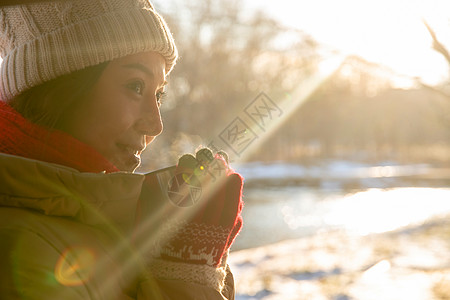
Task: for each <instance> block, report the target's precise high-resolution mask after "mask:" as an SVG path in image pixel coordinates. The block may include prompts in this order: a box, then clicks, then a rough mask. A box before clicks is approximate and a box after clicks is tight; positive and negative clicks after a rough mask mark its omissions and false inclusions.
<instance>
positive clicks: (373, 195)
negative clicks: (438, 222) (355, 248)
mask: <svg viewBox="0 0 450 300" xmlns="http://www.w3.org/2000/svg"><path fill="white" fill-rule="evenodd" d="M449 196H450V190H449V189H432V188H396V189H391V190H381V189H370V190H367V191H363V192H359V193H356V194H353V195H349V196H347V197H344V198H342V199H336V203H334V205H335V208H333V209H332V210H331V211H330V212H329V214H328V215H326V216H325V217H324V221H325V222H326V223H327V224H329V225H334V226H343V227H345V228H346V229H347V230H349V231H350V232H353V233H357V234H360V235H366V234H369V233H381V232H386V231H391V230H395V229H398V228H401V227H404V226H408V225H412V224H417V223H421V222H424V221H426V220H428V219H429V218H431V217H435V216H439V215H445V214H448V213H449V212H450V202H449V201H448V199H449Z"/></svg>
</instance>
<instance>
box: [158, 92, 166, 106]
mask: <svg viewBox="0 0 450 300" xmlns="http://www.w3.org/2000/svg"><path fill="white" fill-rule="evenodd" d="M166 95H167V92H165V91H161V92H157V93H156V101H157V102H158V105H161V104H162V101H163V99H164V98H165V97H166Z"/></svg>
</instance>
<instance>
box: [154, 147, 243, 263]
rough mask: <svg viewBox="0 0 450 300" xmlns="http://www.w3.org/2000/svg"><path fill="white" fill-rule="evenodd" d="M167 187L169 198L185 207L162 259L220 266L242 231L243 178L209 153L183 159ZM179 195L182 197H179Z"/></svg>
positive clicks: (205, 151)
mask: <svg viewBox="0 0 450 300" xmlns="http://www.w3.org/2000/svg"><path fill="white" fill-rule="evenodd" d="M174 179H175V180H173V181H172V184H171V186H170V187H169V193H168V194H169V198H171V199H172V200H173V202H175V203H177V204H178V205H180V206H183V207H186V214H185V215H182V216H181V217H180V218H179V219H178V221H177V222H175V226H176V227H177V228H175V227H174V228H173V231H174V232H176V233H175V234H174V235H173V236H172V238H170V239H169V240H168V241H167V243H165V244H164V245H163V247H162V248H161V257H162V258H164V259H168V260H172V261H182V262H186V263H191V264H206V265H209V266H213V267H217V266H219V264H220V262H221V259H222V257H223V255H224V254H225V252H226V251H227V250H228V249H229V248H230V247H231V244H232V243H233V241H234V239H235V237H236V235H237V234H238V233H239V231H240V230H241V227H242V217H241V210H242V206H243V202H242V184H243V180H242V177H241V176H240V175H239V174H237V173H233V171H232V170H231V169H230V168H229V166H228V163H227V161H226V157H224V155H223V154H216V155H215V156H213V154H212V152H211V151H210V150H209V149H202V150H200V151H198V152H197V154H196V157H194V156H192V155H189V154H188V155H184V156H182V157H181V158H180V160H179V163H178V166H177V169H176V171H175V178H174ZM180 191H181V193H180Z"/></svg>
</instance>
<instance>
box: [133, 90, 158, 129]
mask: <svg viewBox="0 0 450 300" xmlns="http://www.w3.org/2000/svg"><path fill="white" fill-rule="evenodd" d="M149 102H150V103H149ZM135 129H136V130H137V131H138V132H139V133H141V134H144V135H147V136H151V137H155V136H157V135H159V134H161V132H162V131H163V121H162V118H161V113H160V111H159V107H158V104H157V102H156V98H154V99H153V101H148V102H147V101H143V105H141V107H140V114H139V119H138V121H137V122H136V125H135Z"/></svg>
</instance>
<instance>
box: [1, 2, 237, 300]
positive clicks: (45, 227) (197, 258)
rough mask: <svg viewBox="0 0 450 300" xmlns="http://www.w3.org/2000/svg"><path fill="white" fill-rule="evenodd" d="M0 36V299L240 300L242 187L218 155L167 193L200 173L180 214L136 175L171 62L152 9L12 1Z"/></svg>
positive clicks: (151, 180)
mask: <svg viewBox="0 0 450 300" xmlns="http://www.w3.org/2000/svg"><path fill="white" fill-rule="evenodd" d="M0 31H1V32H0V51H1V56H2V58H3V62H2V66H1V87H0V92H1V97H2V101H0V130H1V132H2V133H1V136H0V168H1V172H0V266H1V267H0V295H1V298H2V299H234V283H233V278H232V275H231V273H230V270H229V268H228V266H227V263H226V257H227V251H228V250H229V248H230V247H231V244H232V243H233V241H234V238H235V237H236V235H237V234H238V232H239V230H240V229H241V226H242V218H241V216H240V212H241V209H242V200H241V198H242V197H241V192H242V178H241V177H240V176H239V175H238V174H235V173H233V172H232V170H231V169H230V168H229V167H228V165H227V162H226V160H225V157H224V156H223V155H219V154H216V155H213V154H212V153H211V152H210V151H209V150H202V151H201V152H202V153H201V154H202V157H203V158H204V157H206V158H207V159H206V160H205V159H202V160H201V159H200V158H201V157H199V153H197V157H194V156H191V155H185V156H183V157H182V159H180V163H179V165H178V167H177V171H176V176H175V177H174V178H172V179H171V180H172V181H171V184H172V185H171V189H172V190H171V192H177V195H179V191H181V190H183V187H184V188H185V187H186V186H191V185H190V184H191V183H192V181H193V178H197V177H198V178H200V179H199V181H198V182H200V185H199V186H201V187H202V188H203V192H204V196H202V200H201V201H199V202H198V203H195V205H192V206H191V207H189V208H182V209H180V210H177V209H175V208H174V207H175V206H176V205H175V206H174V205H173V203H170V201H169V202H167V201H166V199H164V197H161V192H160V191H159V189H158V187H159V185H158V184H155V183H156V182H157V180H158V178H157V176H156V175H147V176H144V175H141V174H135V173H133V172H134V170H135V169H136V168H137V167H138V166H139V164H140V155H141V153H142V151H144V149H145V148H146V146H147V145H148V144H149V143H151V141H152V140H153V139H154V138H155V137H156V136H158V135H159V134H160V133H161V132H162V130H163V123H162V119H161V115H160V110H159V109H160V106H161V99H162V96H163V95H164V93H165V86H166V83H167V76H168V74H169V73H170V71H171V70H172V68H173V66H174V65H175V62H176V60H177V50H176V46H175V43H174V40H173V38H172V35H171V33H170V31H169V29H168V27H167V25H166V23H165V22H164V20H163V19H162V17H161V16H160V15H159V14H158V13H157V12H156V11H155V10H154V8H153V7H152V5H151V4H150V3H148V2H147V1H143V0H73V1H72V0H71V1H55V2H42V3H34V4H27V5H16V6H8V7H3V8H1V10H0ZM213 165H214V166H215V167H213ZM207 170H210V171H209V172H206V171H207ZM223 171H224V172H223ZM213 173H214V174H213ZM211 174H213V175H211ZM219 177H220V178H221V179H223V181H224V182H225V183H223V184H222V183H221V184H220V185H219V184H216V187H215V188H214V189H211V188H207V184H208V186H209V184H210V183H211V182H212V181H216V179H217V178H219ZM178 180H179V181H178ZM175 181H176V182H177V184H176V185H175V184H173V182H175ZM143 185H144V186H145V187H144V188H143ZM199 186H197V187H199ZM175 189H176V191H175ZM206 191H208V192H207V193H206ZM144 207H145V209H146V210H145V213H143V211H144ZM174 211H176V213H177V215H176V216H175V217H176V219H174V218H173V216H172V214H173V212H174Z"/></svg>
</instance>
